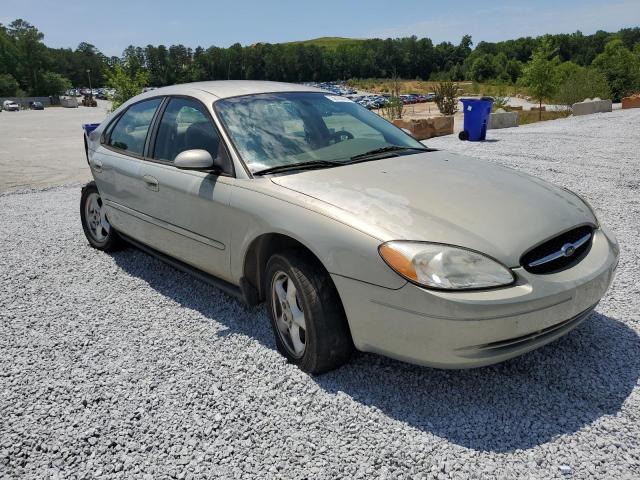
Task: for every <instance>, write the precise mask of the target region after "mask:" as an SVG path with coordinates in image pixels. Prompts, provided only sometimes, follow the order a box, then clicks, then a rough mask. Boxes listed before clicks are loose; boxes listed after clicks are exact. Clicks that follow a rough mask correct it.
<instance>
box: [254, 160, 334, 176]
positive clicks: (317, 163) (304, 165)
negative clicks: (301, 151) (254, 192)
mask: <svg viewBox="0 0 640 480" xmlns="http://www.w3.org/2000/svg"><path fill="white" fill-rule="evenodd" d="M338 165H342V162H330V161H329V160H311V161H308V162H300V163H289V164H285V165H276V166H275V167H269V168H265V169H264V170H258V171H257V172H254V173H253V174H254V175H266V174H268V173H278V172H287V171H289V170H305V169H312V168H327V167H337V166H338Z"/></svg>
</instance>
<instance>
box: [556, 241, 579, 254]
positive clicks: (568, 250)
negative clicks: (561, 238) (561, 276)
mask: <svg viewBox="0 0 640 480" xmlns="http://www.w3.org/2000/svg"><path fill="white" fill-rule="evenodd" d="M560 251H561V252H562V254H563V255H564V256H565V257H570V256H571V255H573V254H574V253H576V247H574V246H573V244H572V243H566V244H564V245H563V246H562V248H561V249H560Z"/></svg>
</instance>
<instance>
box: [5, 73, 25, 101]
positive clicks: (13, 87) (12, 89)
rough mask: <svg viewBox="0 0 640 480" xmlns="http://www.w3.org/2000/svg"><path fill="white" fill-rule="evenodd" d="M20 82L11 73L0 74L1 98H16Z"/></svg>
mask: <svg viewBox="0 0 640 480" xmlns="http://www.w3.org/2000/svg"><path fill="white" fill-rule="evenodd" d="M19 88H20V85H18V81H17V80H16V79H15V78H13V75H11V74H10V73H3V74H0V97H15V96H16V95H17V94H18V89H19Z"/></svg>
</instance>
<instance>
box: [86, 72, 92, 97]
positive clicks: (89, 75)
mask: <svg viewBox="0 0 640 480" xmlns="http://www.w3.org/2000/svg"><path fill="white" fill-rule="evenodd" d="M87 76H88V77H89V95H90V96H91V98H93V89H92V88H91V69H90V68H87Z"/></svg>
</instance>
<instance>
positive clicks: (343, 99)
mask: <svg viewBox="0 0 640 480" xmlns="http://www.w3.org/2000/svg"><path fill="white" fill-rule="evenodd" d="M325 97H327V98H328V99H329V100H331V101H332V102H348V103H353V102H352V101H351V100H349V99H348V98H347V97H341V96H340V95H325Z"/></svg>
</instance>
